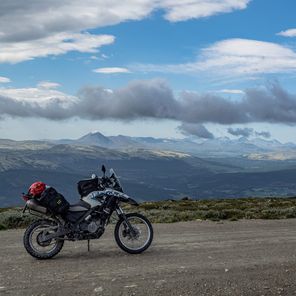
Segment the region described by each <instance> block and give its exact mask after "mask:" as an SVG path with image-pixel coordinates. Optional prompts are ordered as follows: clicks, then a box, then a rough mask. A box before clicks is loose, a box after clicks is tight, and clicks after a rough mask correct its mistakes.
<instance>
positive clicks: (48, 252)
mask: <svg viewBox="0 0 296 296" xmlns="http://www.w3.org/2000/svg"><path fill="white" fill-rule="evenodd" d="M57 230H58V224H57V223H56V222H54V221H52V220H38V221H35V222H33V223H32V224H31V225H30V226H29V227H28V228H27V229H26V231H25V234H24V246H25V248H26V250H27V252H28V253H29V254H30V255H31V256H33V257H35V258H37V259H49V258H52V257H53V256H55V255H56V254H58V253H59V252H60V251H61V249H62V248H63V245H64V241H63V240H58V239H49V240H44V236H45V235H48V234H51V233H54V232H56V231H57Z"/></svg>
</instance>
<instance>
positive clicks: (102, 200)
mask: <svg viewBox="0 0 296 296" xmlns="http://www.w3.org/2000/svg"><path fill="white" fill-rule="evenodd" d="M102 172H103V176H102V177H101V178H99V177H98V176H96V175H95V174H93V175H92V177H91V179H86V180H81V181H79V182H78V192H79V193H80V196H81V198H80V200H79V202H77V203H76V204H72V205H69V206H68V208H67V210H66V211H64V212H63V213H57V212H54V211H53V210H51V209H50V208H47V207H46V206H44V204H42V203H41V202H40V201H38V200H37V199H34V198H33V197H31V196H28V195H23V198H24V199H25V201H26V205H25V207H24V210H23V212H24V213H25V212H26V211H29V212H30V213H31V214H33V215H37V216H39V217H40V215H41V218H42V219H39V220H37V221H35V222H33V223H32V224H31V225H29V226H28V228H27V229H26V230H25V233H24V238H23V242H24V247H25V249H26V250H27V252H28V253H29V254H30V255H31V256H33V257H35V258H37V259H49V258H52V257H53V256H55V255H57V254H58V253H59V252H60V251H61V250H62V248H63V245H64V241H65V240H68V241H77V240H87V241H88V250H89V241H90V240H92V239H99V238H100V237H101V236H102V235H103V233H104V231H105V228H106V226H107V225H108V224H109V222H110V218H111V216H112V214H113V213H116V214H117V217H118V221H117V223H116V225H115V229H114V236H115V241H116V243H117V245H118V246H119V247H120V248H121V249H122V250H123V251H125V252H127V253H130V254H139V253H142V252H143V251H145V250H146V249H148V248H149V246H150V245H151V242H152V240H153V228H152V225H151V223H150V221H149V220H148V219H147V218H146V217H145V216H143V215H141V214H139V213H128V214H125V213H124V211H123V209H122V208H121V206H120V205H121V203H128V204H131V205H133V206H138V205H139V204H138V203H137V202H136V201H135V200H134V199H132V198H131V197H129V196H128V195H127V194H125V193H124V192H123V188H122V186H121V183H120V181H119V178H118V176H117V175H116V173H115V171H114V170H113V169H110V174H109V176H106V168H105V166H104V165H103V166H102ZM58 203H59V202H58Z"/></svg>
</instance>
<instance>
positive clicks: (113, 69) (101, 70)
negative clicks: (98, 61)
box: [93, 67, 130, 74]
mask: <svg viewBox="0 0 296 296" xmlns="http://www.w3.org/2000/svg"><path fill="white" fill-rule="evenodd" d="M93 72H95V73H100V74H115V73H130V71H129V70H128V69H127V68H120V67H109V68H97V69H95V70H93Z"/></svg>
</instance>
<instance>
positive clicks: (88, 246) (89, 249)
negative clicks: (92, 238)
mask: <svg viewBox="0 0 296 296" xmlns="http://www.w3.org/2000/svg"><path fill="white" fill-rule="evenodd" d="M89 250H90V248H89V239H88V240H87V251H88V252H89Z"/></svg>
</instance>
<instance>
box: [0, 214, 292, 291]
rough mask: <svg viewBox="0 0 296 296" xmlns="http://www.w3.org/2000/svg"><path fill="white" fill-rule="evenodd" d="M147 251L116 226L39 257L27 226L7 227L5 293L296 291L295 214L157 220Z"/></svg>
mask: <svg viewBox="0 0 296 296" xmlns="http://www.w3.org/2000/svg"><path fill="white" fill-rule="evenodd" d="M154 229H155V239H154V243H153V245H152V246H151V248H150V249H149V250H148V251H146V252H145V253H143V254H141V255H128V254H125V253H124V252H123V251H121V250H119V248H118V247H117V246H116V244H115V241H114V239H113V233H112V227H111V228H109V229H107V231H106V233H105V234H104V236H103V237H102V238H101V239H100V240H97V241H92V243H91V252H90V253H88V252H87V246H86V243H85V242H76V243H71V242H67V243H66V244H65V246H64V249H63V250H62V252H61V253H60V254H59V255H57V256H56V257H55V258H54V259H52V260H48V261H37V260H35V259H33V258H32V257H30V256H29V255H28V254H27V253H26V251H25V249H24V248H23V246H22V234H23V230H10V231H1V232H0V260H1V261H0V264H1V270H0V295H63V296H68V295H81V296H82V295H114V296H116V295H140V296H142V295H178V296H180V295H198V296H202V295H217V296H222V295H252V296H256V295H266V296H270V295H296V274H295V271H296V220H295V219H291V220H279V221H262V220H258V221H239V222H223V223H215V222H190V223H176V224H158V225H154Z"/></svg>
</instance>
